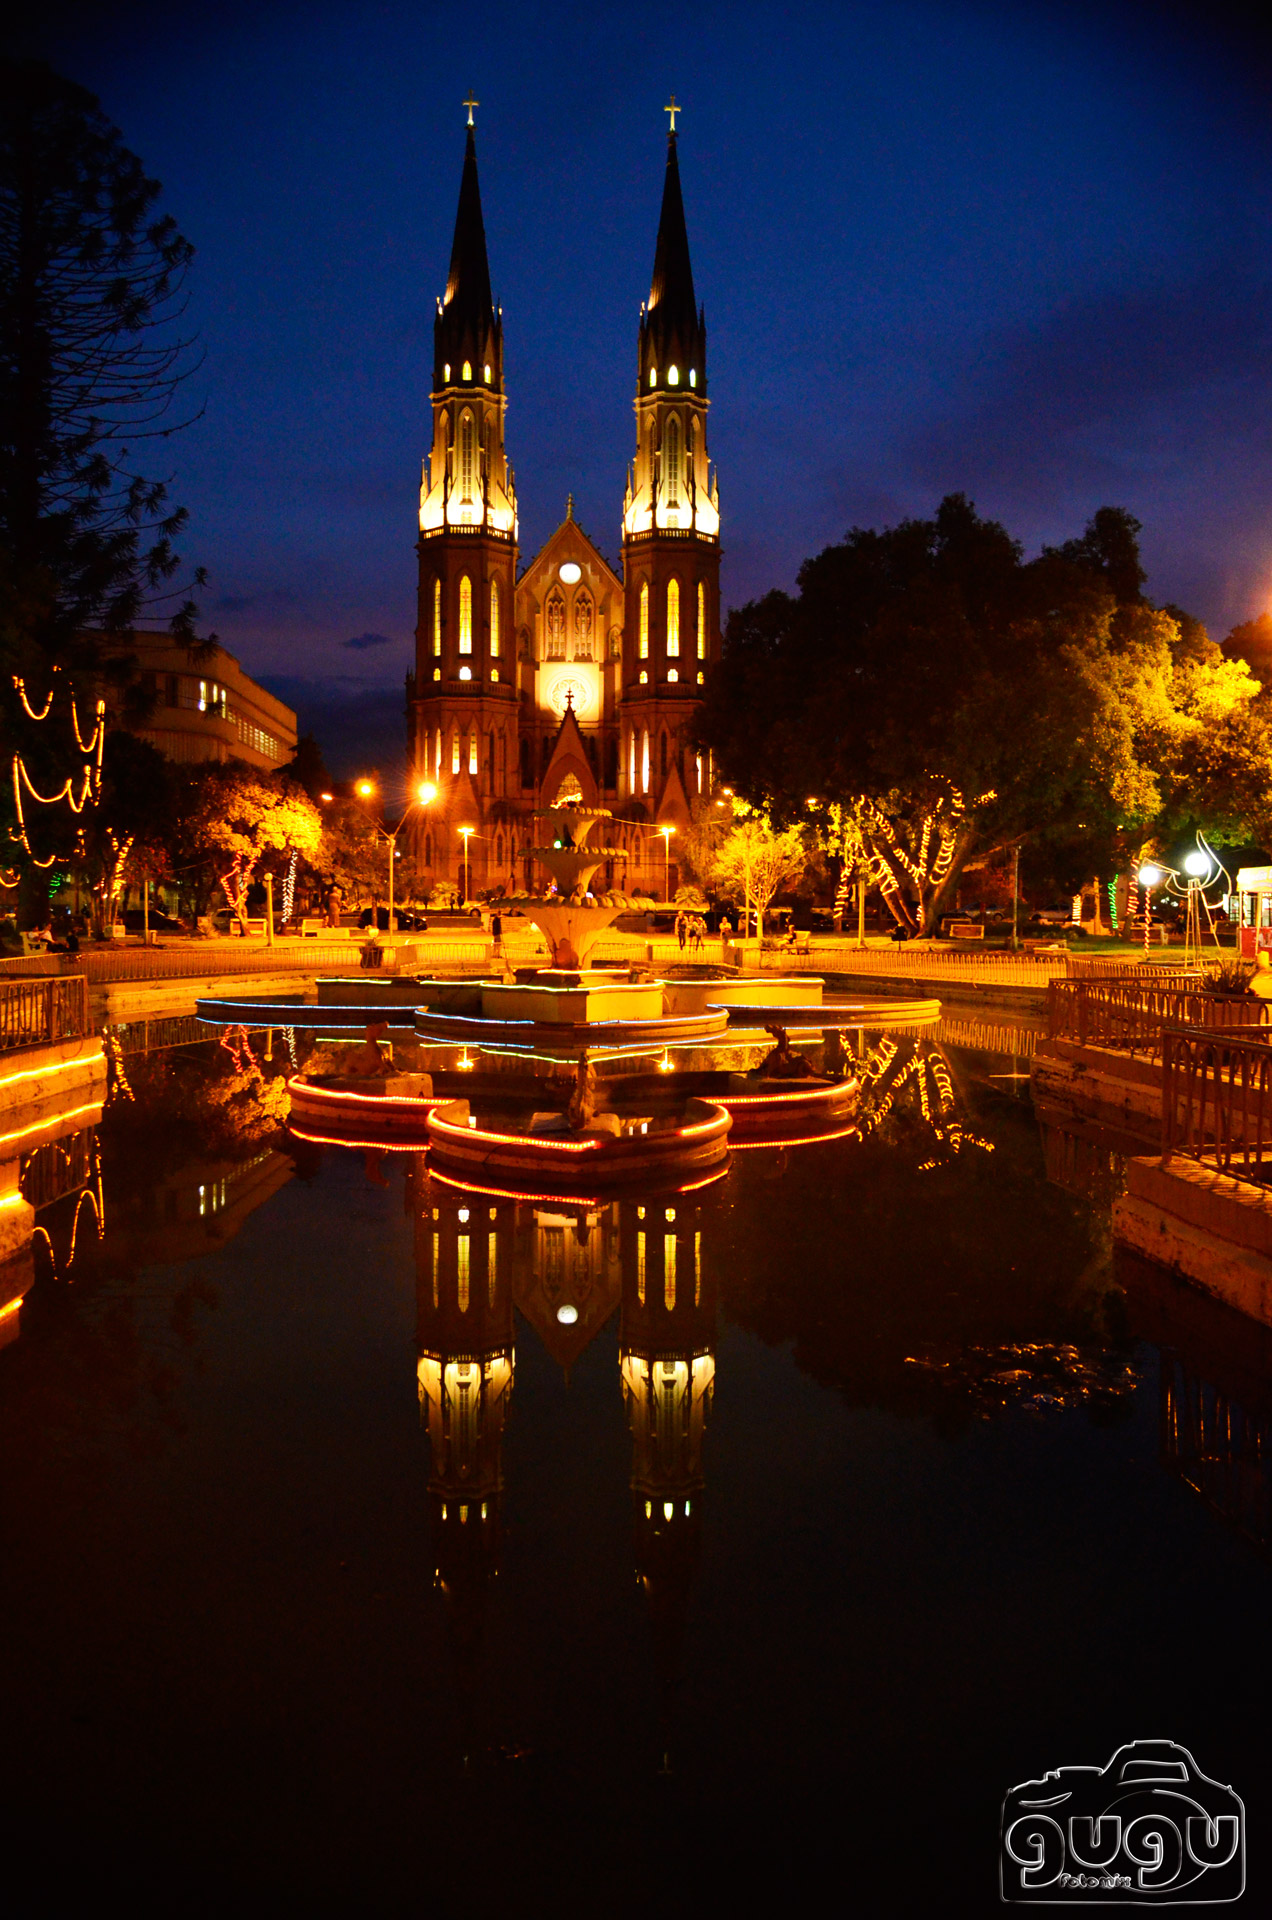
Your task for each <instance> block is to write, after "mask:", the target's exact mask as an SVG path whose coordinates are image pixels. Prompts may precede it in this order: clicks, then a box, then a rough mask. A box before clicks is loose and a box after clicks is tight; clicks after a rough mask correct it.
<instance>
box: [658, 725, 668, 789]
mask: <svg viewBox="0 0 1272 1920" xmlns="http://www.w3.org/2000/svg"><path fill="white" fill-rule="evenodd" d="M658 774H659V778H660V779H662V780H665V779H666V778H667V735H666V733H665V732H664V733H660V734H659V736H658Z"/></svg>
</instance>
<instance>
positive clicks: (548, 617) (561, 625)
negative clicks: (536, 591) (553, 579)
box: [543, 587, 565, 660]
mask: <svg viewBox="0 0 1272 1920" xmlns="http://www.w3.org/2000/svg"><path fill="white" fill-rule="evenodd" d="M543 627H544V638H545V646H544V657H545V659H548V660H564V658H565V601H564V599H563V598H562V596H561V594H560V593H558V591H557V590H556V588H555V587H554V588H553V589H552V592H551V593H550V594H549V595H548V604H547V606H546V607H545V609H544V615H543Z"/></svg>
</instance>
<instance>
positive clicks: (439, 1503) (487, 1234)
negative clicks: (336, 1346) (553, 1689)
mask: <svg viewBox="0 0 1272 1920" xmlns="http://www.w3.org/2000/svg"><path fill="white" fill-rule="evenodd" d="M501 1213H505V1214H507V1215H509V1216H510V1215H511V1213H512V1208H511V1207H509V1206H507V1205H506V1204H505V1205H504V1206H502V1207H500V1206H496V1205H481V1204H479V1203H478V1202H477V1201H476V1200H475V1199H473V1200H471V1201H470V1200H468V1199H466V1198H465V1197H462V1196H457V1197H456V1198H454V1199H451V1198H450V1197H449V1196H448V1197H447V1199H446V1200H445V1201H444V1202H443V1204H442V1205H440V1206H432V1205H429V1204H427V1200H425V1201H424V1203H421V1204H415V1205H414V1215H415V1272H416V1347H417V1353H418V1361H417V1368H416V1371H417V1378H418V1382H419V1396H420V1417H421V1419H423V1420H426V1421H427V1423H428V1437H429V1452H430V1471H429V1497H430V1506H431V1510H432V1526H433V1543H434V1577H435V1580H436V1582H437V1585H438V1586H439V1587H440V1588H441V1590H442V1592H443V1594H444V1595H445V1598H446V1603H447V1609H446V1610H447V1618H448V1623H449V1629H450V1635H451V1641H452V1648H453V1653H454V1657H455V1664H456V1679H457V1685H458V1690H459V1694H460V1700H461V1714H462V1719H463V1722H464V1725H463V1728H462V1738H463V1742H464V1745H465V1747H467V1745H468V1744H469V1741H468V1734H469V1731H470V1722H471V1711H472V1704H473V1694H474V1689H475V1679H476V1661H477V1655H478V1650H479V1647H480V1643H481V1638H482V1631H483V1628H484V1626H485V1619H486V1608H487V1601H488V1597H489V1592H490V1585H491V1582H492V1581H493V1580H494V1579H495V1578H496V1577H497V1575H498V1571H499V1543H500V1521H501V1510H502V1504H503V1432H504V1424H505V1422H506V1420H507V1417H508V1402H509V1399H510V1397H511V1394H512V1379H513V1367H514V1355H513V1330H512V1286H511V1275H510V1273H509V1271H508V1265H509V1263H508V1262H507V1261H505V1260H501V1258H500V1215H501Z"/></svg>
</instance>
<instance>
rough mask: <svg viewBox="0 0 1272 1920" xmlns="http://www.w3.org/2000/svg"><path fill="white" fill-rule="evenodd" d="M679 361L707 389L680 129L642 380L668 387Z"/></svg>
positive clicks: (668, 178) (671, 137) (670, 149)
mask: <svg viewBox="0 0 1272 1920" xmlns="http://www.w3.org/2000/svg"><path fill="white" fill-rule="evenodd" d="M670 367H675V368H676V369H677V372H678V375H679V382H680V383H683V382H684V381H685V380H686V378H687V374H688V371H689V370H690V369H691V368H692V370H693V372H694V376H695V379H694V386H695V388H696V390H697V392H698V393H699V395H701V394H702V393H704V392H705V389H706V374H707V327H706V319H705V316H704V315H703V313H702V312H701V310H700V309H699V307H698V304H697V300H696V298H695V295H694V290H693V264H692V262H691V260H690V258H689V231H688V228H687V227H686V225H685V203H684V196H683V195H682V194H681V191H680V161H679V157H678V153H677V146H676V135H675V133H674V132H673V133H669V134H668V136H667V171H666V173H665V175H664V176H663V197H662V211H661V212H660V214H659V216H658V239H657V242H656V244H655V246H654V273H653V278H652V280H651V281H650V284H649V299H648V301H647V302H646V304H645V307H644V310H643V312H642V313H641V319H640V376H639V378H640V386H641V390H642V391H644V390H646V389H647V388H648V387H649V385H650V384H651V383H650V378H649V376H650V373H651V372H652V373H653V375H654V379H653V382H652V384H653V385H654V386H656V387H662V386H663V385H664V383H665V382H666V378H667V370H668V369H669V368H670Z"/></svg>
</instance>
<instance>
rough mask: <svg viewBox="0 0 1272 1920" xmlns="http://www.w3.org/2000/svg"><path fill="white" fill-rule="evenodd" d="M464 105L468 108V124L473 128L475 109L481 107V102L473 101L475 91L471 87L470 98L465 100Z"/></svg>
mask: <svg viewBox="0 0 1272 1920" xmlns="http://www.w3.org/2000/svg"><path fill="white" fill-rule="evenodd" d="M464 105H465V106H466V107H467V108H468V124H469V126H470V127H471V126H472V124H473V108H474V107H479V106H480V105H481V101H480V100H474V99H473V90H472V88H471V87H470V88H469V89H468V98H467V100H465V102H464Z"/></svg>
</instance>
